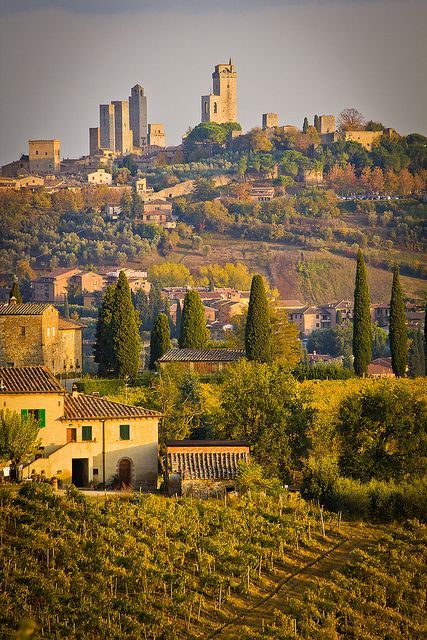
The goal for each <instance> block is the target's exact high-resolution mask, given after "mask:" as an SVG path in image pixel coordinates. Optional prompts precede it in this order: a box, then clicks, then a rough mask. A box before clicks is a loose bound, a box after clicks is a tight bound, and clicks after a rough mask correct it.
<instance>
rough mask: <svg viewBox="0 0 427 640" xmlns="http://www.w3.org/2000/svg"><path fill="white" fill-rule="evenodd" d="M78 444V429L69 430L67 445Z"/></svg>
mask: <svg viewBox="0 0 427 640" xmlns="http://www.w3.org/2000/svg"><path fill="white" fill-rule="evenodd" d="M69 442H77V429H72V428H71V429H67V444H68V443H69Z"/></svg>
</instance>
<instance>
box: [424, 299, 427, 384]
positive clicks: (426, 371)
mask: <svg viewBox="0 0 427 640" xmlns="http://www.w3.org/2000/svg"><path fill="white" fill-rule="evenodd" d="M424 375H427V304H426V306H425V309H424Z"/></svg>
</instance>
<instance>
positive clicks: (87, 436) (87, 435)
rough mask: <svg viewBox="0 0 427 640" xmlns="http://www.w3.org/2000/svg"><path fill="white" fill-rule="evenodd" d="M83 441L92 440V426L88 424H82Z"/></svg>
mask: <svg viewBox="0 0 427 640" xmlns="http://www.w3.org/2000/svg"><path fill="white" fill-rule="evenodd" d="M82 441H83V442H91V441H92V427H91V426H88V425H83V426H82Z"/></svg>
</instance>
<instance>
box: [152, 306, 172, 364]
mask: <svg viewBox="0 0 427 640" xmlns="http://www.w3.org/2000/svg"><path fill="white" fill-rule="evenodd" d="M170 348H171V335H170V327H169V321H168V318H167V315H166V314H165V313H160V314H159V315H158V316H157V318H156V319H155V320H154V325H153V329H152V331H151V336H150V364H149V367H150V369H155V368H156V363H157V360H158V359H159V358H161V357H162V356H163V355H164V354H165V353H166V351H168V350H169V349H170Z"/></svg>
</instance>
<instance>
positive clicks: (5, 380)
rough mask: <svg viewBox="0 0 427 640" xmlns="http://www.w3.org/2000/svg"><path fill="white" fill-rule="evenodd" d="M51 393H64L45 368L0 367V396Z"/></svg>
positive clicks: (35, 366)
mask: <svg viewBox="0 0 427 640" xmlns="http://www.w3.org/2000/svg"><path fill="white" fill-rule="evenodd" d="M23 306H25V305H23ZM52 392H57V393H65V389H64V388H63V387H62V386H61V385H60V384H59V382H58V380H57V379H56V378H55V376H54V375H52V373H51V372H50V371H49V369H48V368H47V367H43V366H37V365H33V366H27V367H0V394H1V393H21V394H22V393H52Z"/></svg>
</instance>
